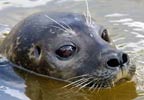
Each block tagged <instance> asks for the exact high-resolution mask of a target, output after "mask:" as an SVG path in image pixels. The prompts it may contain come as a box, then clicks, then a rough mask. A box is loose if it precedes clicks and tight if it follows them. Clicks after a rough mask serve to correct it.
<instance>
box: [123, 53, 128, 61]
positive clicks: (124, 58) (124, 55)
mask: <svg viewBox="0 0 144 100" xmlns="http://www.w3.org/2000/svg"><path fill="white" fill-rule="evenodd" d="M122 62H123V64H124V63H127V62H128V55H127V54H125V53H124V54H122Z"/></svg>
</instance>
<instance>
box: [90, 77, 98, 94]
mask: <svg viewBox="0 0 144 100" xmlns="http://www.w3.org/2000/svg"><path fill="white" fill-rule="evenodd" d="M97 81H98V79H95V80H93V82H94V84H93V85H92V86H91V87H90V88H89V91H90V90H92V89H93V88H94V87H95V85H96V84H97Z"/></svg>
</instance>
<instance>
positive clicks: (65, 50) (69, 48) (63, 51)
mask: <svg viewBox="0 0 144 100" xmlns="http://www.w3.org/2000/svg"><path fill="white" fill-rule="evenodd" d="M75 51H76V47H75V46H73V45H64V46H62V47H60V48H59V49H58V50H56V52H55V53H56V54H57V55H58V57H60V58H63V59H66V58H69V57H71V56H72V55H73V54H74V53H75Z"/></svg>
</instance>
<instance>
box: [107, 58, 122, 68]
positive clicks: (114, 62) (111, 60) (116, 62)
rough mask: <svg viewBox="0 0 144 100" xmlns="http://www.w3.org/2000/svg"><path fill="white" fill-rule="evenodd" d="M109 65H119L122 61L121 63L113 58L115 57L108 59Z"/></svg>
mask: <svg viewBox="0 0 144 100" xmlns="http://www.w3.org/2000/svg"><path fill="white" fill-rule="evenodd" d="M107 65H108V66H109V67H118V66H119V65H120V63H119V61H118V59H116V58H113V59H110V60H108V62H107Z"/></svg>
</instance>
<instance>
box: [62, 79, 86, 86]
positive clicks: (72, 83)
mask: <svg viewBox="0 0 144 100" xmlns="http://www.w3.org/2000/svg"><path fill="white" fill-rule="evenodd" d="M84 79H85V78H81V79H79V80H76V81H74V82H71V83H70V84H68V85H65V86H64V87H62V88H66V87H69V86H72V85H74V84H76V83H78V82H81V81H83V80H84Z"/></svg>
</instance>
